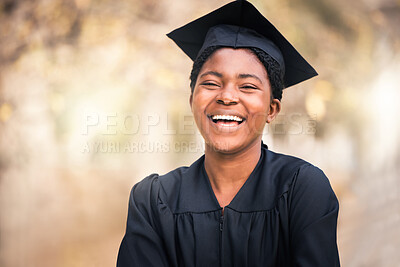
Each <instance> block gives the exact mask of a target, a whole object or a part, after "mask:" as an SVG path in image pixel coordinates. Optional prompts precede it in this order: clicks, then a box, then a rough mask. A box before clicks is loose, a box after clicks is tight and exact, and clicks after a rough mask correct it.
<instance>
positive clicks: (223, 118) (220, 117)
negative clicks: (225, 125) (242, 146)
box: [212, 115, 243, 122]
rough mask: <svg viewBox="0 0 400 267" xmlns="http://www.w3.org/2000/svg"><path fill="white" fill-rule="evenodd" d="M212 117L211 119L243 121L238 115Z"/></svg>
mask: <svg viewBox="0 0 400 267" xmlns="http://www.w3.org/2000/svg"><path fill="white" fill-rule="evenodd" d="M212 119H213V120H226V121H237V122H241V121H243V119H242V118H239V117H238V116H231V115H214V116H212Z"/></svg>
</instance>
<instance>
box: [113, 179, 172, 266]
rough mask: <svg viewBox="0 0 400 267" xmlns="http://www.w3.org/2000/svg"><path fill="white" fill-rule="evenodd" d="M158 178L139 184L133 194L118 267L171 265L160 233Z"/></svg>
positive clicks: (132, 191)
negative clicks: (158, 226)
mask: <svg viewBox="0 0 400 267" xmlns="http://www.w3.org/2000/svg"><path fill="white" fill-rule="evenodd" d="M156 179H157V175H153V176H149V177H147V178H145V179H144V180H143V181H141V182H140V183H138V184H136V185H135V186H134V187H133V188H132V190H131V194H130V198H129V208H128V219H127V225H126V232H125V236H124V238H123V239H122V242H121V245H120V248H119V252H118V259H117V267H128V266H129V267H136V266H137V267H142V266H146V267H147V266H148V267H152V266H154V267H163V266H169V263H168V258H167V255H166V253H165V249H164V245H163V242H162V240H161V238H160V236H159V234H158V233H157V225H158V218H157V212H156V209H157V201H158V197H157V196H158V193H157V190H159V188H158V187H159V186H157V185H158V183H156V181H155V180H156Z"/></svg>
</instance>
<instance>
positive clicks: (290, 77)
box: [167, 0, 318, 87]
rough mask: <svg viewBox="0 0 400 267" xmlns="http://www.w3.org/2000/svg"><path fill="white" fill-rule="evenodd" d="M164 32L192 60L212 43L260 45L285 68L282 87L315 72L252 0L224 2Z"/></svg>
mask: <svg viewBox="0 0 400 267" xmlns="http://www.w3.org/2000/svg"><path fill="white" fill-rule="evenodd" d="M217 25H218V26H217ZM167 36H168V37H169V38H171V39H172V40H173V41H174V42H175V43H176V44H177V45H178V46H179V47H180V48H181V49H182V50H183V52H185V53H186V55H188V56H189V57H190V58H191V59H192V60H195V59H196V57H197V56H198V55H199V54H201V52H202V51H203V50H204V49H205V48H207V47H209V46H214V45H218V46H224V47H234V48H238V47H256V48H260V49H262V50H263V51H265V52H266V53H267V54H269V55H270V56H271V57H272V58H274V59H275V60H276V61H277V62H278V63H279V64H280V65H281V67H282V68H283V69H284V70H285V75H284V84H285V87H289V86H292V85H295V84H297V83H300V82H302V81H305V80H307V79H310V78H312V77H314V76H316V75H318V73H317V72H316V71H315V70H314V68H313V67H312V66H311V65H310V64H309V63H308V62H307V61H306V60H305V59H304V58H303V57H302V56H301V55H300V54H299V53H298V52H297V51H296V49H295V48H294V47H293V46H292V45H291V44H290V43H289V42H288V41H287V40H286V38H285V37H283V35H282V34H281V33H280V32H279V31H278V30H277V29H276V28H275V27H274V26H273V25H272V24H271V23H270V22H269V21H268V20H267V19H266V18H265V17H264V16H263V15H262V14H261V13H260V12H259V11H258V10H257V9H256V8H255V7H254V6H253V5H252V4H251V3H249V2H247V1H244V0H239V1H234V2H231V3H229V4H226V5H224V6H223V7H221V8H219V9H216V10H214V11H212V12H211V13H208V14H207V15H205V16H203V17H201V18H199V19H196V20H194V21H192V22H190V23H188V24H186V25H184V26H182V27H180V28H178V29H176V30H174V31H172V32H170V33H169V34H167ZM271 41H272V42H271Z"/></svg>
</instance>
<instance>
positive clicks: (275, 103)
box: [267, 98, 281, 123]
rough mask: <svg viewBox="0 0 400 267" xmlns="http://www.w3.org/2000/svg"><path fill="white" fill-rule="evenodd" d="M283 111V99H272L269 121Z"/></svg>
mask: <svg viewBox="0 0 400 267" xmlns="http://www.w3.org/2000/svg"><path fill="white" fill-rule="evenodd" d="M280 111H281V101H279V99H276V98H275V99H272V101H271V104H270V105H269V111H268V117H267V123H271V122H272V121H273V120H274V119H275V117H276V116H277V115H278V113H279V112H280Z"/></svg>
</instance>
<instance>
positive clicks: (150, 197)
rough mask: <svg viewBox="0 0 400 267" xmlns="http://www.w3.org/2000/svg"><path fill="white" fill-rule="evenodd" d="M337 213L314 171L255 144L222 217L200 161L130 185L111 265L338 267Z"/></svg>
mask: <svg viewBox="0 0 400 267" xmlns="http://www.w3.org/2000/svg"><path fill="white" fill-rule="evenodd" d="M338 210H339V204H338V201H337V198H336V196H335V194H334V192H333V191H332V188H331V186H330V184H329V181H328V179H327V178H326V176H325V175H324V173H323V172H322V171H321V170H320V169H318V168H317V167H315V166H313V165H311V164H309V163H307V162H305V161H303V160H301V159H298V158H295V157H291V156H286V155H282V154H277V153H274V152H271V151H269V150H268V149H267V148H266V147H265V146H263V147H262V153H261V157H260V160H259V162H258V163H257V166H256V167H255V169H254V170H253V172H252V173H251V175H250V176H249V178H248V179H247V181H246V182H245V184H244V185H243V186H242V188H241V189H240V191H239V192H238V193H237V195H236V196H235V197H234V199H233V200H232V202H231V203H230V204H229V205H228V206H226V207H225V210H224V214H223V215H222V208H221V207H220V206H219V204H218V201H217V199H216V197H215V195H214V193H213V190H212V188H211V184H210V182H209V179H208V177H207V174H206V172H205V168H204V156H202V157H201V158H200V159H198V160H197V161H196V162H194V163H193V164H192V165H191V166H190V167H181V168H178V169H176V170H174V171H172V172H170V173H168V174H166V175H162V176H159V175H157V174H153V175H150V176H148V177H147V178H145V179H144V180H142V181H141V182H139V183H138V184H136V185H135V186H134V187H133V188H132V191H131V195H130V200H129V211H128V219H127V227H126V233H125V236H124V238H123V240H122V243H121V246H120V250H119V254H118V260H117V266H118V267H125V266H138V267H150V266H155V267H162V266H184V267H190V266H207V267H212V266H239V267H246V266H304V267H305V266H310V267H311V266H312V267H317V266H321V267H331V266H339V256H338V250H337V245H336V226H337V216H338Z"/></svg>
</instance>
